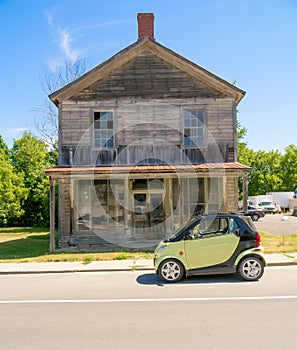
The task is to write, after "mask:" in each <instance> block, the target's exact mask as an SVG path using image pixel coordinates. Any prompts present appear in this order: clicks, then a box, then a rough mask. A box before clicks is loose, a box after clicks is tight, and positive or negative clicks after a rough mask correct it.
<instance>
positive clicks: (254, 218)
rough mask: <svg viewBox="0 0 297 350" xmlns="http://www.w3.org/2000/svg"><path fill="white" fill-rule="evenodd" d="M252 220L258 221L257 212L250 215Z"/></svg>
mask: <svg viewBox="0 0 297 350" xmlns="http://www.w3.org/2000/svg"><path fill="white" fill-rule="evenodd" d="M251 218H252V220H253V221H258V220H259V215H258V214H252V216H251Z"/></svg>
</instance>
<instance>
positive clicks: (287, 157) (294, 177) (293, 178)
mask: <svg viewBox="0 0 297 350" xmlns="http://www.w3.org/2000/svg"><path fill="white" fill-rule="evenodd" d="M280 167H281V172H282V190H283V191H293V190H294V189H295V188H296V186H297V146H295V145H289V146H288V147H286V148H285V153H284V155H283V156H282V158H281V165H280Z"/></svg>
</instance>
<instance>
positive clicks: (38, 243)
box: [0, 234, 50, 260]
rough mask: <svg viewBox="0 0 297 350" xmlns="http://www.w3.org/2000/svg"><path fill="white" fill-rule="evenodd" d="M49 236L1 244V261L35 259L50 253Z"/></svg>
mask: <svg viewBox="0 0 297 350" xmlns="http://www.w3.org/2000/svg"><path fill="white" fill-rule="evenodd" d="M49 236H50V235H49V234H46V235H32V236H29V237H26V238H20V239H13V240H10V241H5V242H1V243H0V260H9V259H23V258H34V257H37V256H40V255H45V254H48V253H49V239H50V237H49Z"/></svg>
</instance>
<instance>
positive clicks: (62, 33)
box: [45, 11, 132, 71]
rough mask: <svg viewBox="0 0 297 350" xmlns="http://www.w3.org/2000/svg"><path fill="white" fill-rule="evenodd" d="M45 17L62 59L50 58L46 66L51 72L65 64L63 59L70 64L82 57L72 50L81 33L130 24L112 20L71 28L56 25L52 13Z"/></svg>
mask: <svg viewBox="0 0 297 350" xmlns="http://www.w3.org/2000/svg"><path fill="white" fill-rule="evenodd" d="M45 17H46V20H47V23H48V25H49V26H50V27H51V28H52V29H53V32H54V36H55V39H54V42H55V43H56V44H57V46H58V47H59V49H60V51H61V53H62V55H63V57H56V58H50V59H49V60H48V65H49V67H50V69H51V70H52V71H54V70H56V69H57V68H58V67H59V66H61V65H63V64H64V63H65V58H66V59H67V60H69V61H70V62H72V63H74V62H76V61H77V60H78V59H79V58H80V57H82V56H84V54H85V53H84V52H83V51H81V50H78V49H77V48H74V43H75V37H76V36H81V35H83V32H86V31H89V30H94V29H98V28H103V27H109V26H113V27H114V26H118V25H125V24H127V23H131V21H132V20H131V19H129V20H128V19H122V20H114V21H108V22H103V23H94V24H86V25H81V26H77V27H74V28H72V29H71V30H70V29H69V28H68V27H63V26H60V25H57V24H56V23H55V20H54V15H53V13H52V12H50V11H47V12H45Z"/></svg>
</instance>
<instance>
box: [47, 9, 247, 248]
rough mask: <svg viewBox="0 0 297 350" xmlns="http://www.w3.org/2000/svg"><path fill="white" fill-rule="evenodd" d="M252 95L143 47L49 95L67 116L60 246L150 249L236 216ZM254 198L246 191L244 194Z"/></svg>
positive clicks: (150, 22) (145, 35) (58, 171)
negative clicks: (186, 230)
mask: <svg viewBox="0 0 297 350" xmlns="http://www.w3.org/2000/svg"><path fill="white" fill-rule="evenodd" d="M243 96H244V91H242V90H240V89H239V88H237V87H235V86H234V85H232V84H230V83H228V82H227V81H225V80H223V79H221V78H219V77H217V76H216V75H214V74H212V73H210V72H209V71H207V70H205V69H204V68H202V67H200V66H198V65H197V64H195V63H193V62H191V61H189V60H187V59H186V58H184V57H182V56H180V55H179V54H177V53H175V52H173V51H171V50H170V49H168V48H166V47H164V46H162V45H160V44H159V43H157V42H156V41H155V38H154V15H153V14H151V13H145V14H138V40H137V41H136V42H135V43H133V44H132V45H130V46H128V47H127V48H125V49H123V50H122V51H120V52H119V53H117V54H115V55H114V56H112V57H111V58H110V59H108V60H107V61H105V62H103V63H102V64H100V65H98V66H97V67H95V68H94V69H92V70H90V71H89V72H87V73H86V74H84V75H83V76H81V77H80V78H78V79H76V80H75V81H73V82H72V83H70V84H68V85H66V86H64V87H63V88H61V89H60V90H58V91H56V92H54V93H53V94H51V95H50V99H51V100H52V102H53V103H54V104H55V105H56V106H57V107H58V110H59V165H58V166H57V167H55V168H53V169H49V170H48V171H47V175H48V176H49V177H50V181H51V198H52V200H51V223H52V224H51V238H52V240H51V244H52V250H53V249H54V241H53V237H54V235H53V232H54V220H55V217H54V212H55V210H54V200H53V199H54V187H55V186H54V183H55V181H58V185H59V186H58V187H59V210H58V212H59V247H61V248H66V247H69V246H73V247H77V248H78V249H100V248H101V249H108V248H109V247H113V248H114V247H115V246H121V247H126V248H140V247H143V248H144V247H152V246H154V245H155V244H156V242H158V241H159V240H160V239H161V238H163V237H164V236H166V235H167V234H168V233H170V232H172V230H173V229H176V228H178V227H179V226H180V225H182V224H183V223H184V222H185V221H186V220H188V219H189V218H190V217H191V216H193V215H197V214H199V213H210V212H218V211H221V212H233V211H237V203H238V202H237V200H238V195H237V193H238V185H237V184H238V178H239V177H243V183H244V190H245V189H246V173H247V172H248V171H250V168H249V167H247V166H245V165H242V164H239V163H238V162H237V135H236V106H237V104H238V103H239V101H240V100H241V99H242V97H243ZM244 193H245V194H246V190H245V191H244Z"/></svg>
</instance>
